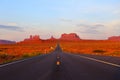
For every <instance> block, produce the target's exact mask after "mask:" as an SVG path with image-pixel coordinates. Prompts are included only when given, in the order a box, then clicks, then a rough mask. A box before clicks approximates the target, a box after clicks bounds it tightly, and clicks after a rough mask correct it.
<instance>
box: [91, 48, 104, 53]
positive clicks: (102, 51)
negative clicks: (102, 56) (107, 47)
mask: <svg viewBox="0 0 120 80" xmlns="http://www.w3.org/2000/svg"><path fill="white" fill-rule="evenodd" d="M93 52H94V53H105V52H106V51H104V50H99V49H98V50H93Z"/></svg>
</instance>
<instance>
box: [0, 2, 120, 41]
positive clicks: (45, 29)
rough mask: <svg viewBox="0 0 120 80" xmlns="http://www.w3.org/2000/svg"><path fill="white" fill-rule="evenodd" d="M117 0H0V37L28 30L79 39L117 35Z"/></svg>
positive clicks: (119, 23) (119, 27)
mask: <svg viewBox="0 0 120 80" xmlns="http://www.w3.org/2000/svg"><path fill="white" fill-rule="evenodd" d="M119 8H120V0H1V1H0V38H1V39H11V40H16V41H20V40H22V39H24V38H25V37H27V36H29V35H30V34H33V35H34V34H38V35H40V36H41V38H44V39H46V38H49V37H50V36H51V35H53V36H55V37H56V38H59V37H60V34H62V33H71V32H74V33H77V34H78V35H79V36H80V37H81V38H83V39H106V38H107V37H109V36H113V35H120V33H119V31H120V9H119Z"/></svg>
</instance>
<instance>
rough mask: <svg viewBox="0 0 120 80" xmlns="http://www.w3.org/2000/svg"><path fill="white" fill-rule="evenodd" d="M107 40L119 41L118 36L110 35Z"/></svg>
mask: <svg viewBox="0 0 120 80" xmlns="http://www.w3.org/2000/svg"><path fill="white" fill-rule="evenodd" d="M108 40H112V41H120V36H112V37H109V38H108Z"/></svg>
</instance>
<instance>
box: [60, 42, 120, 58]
mask: <svg viewBox="0 0 120 80" xmlns="http://www.w3.org/2000/svg"><path fill="white" fill-rule="evenodd" d="M61 47H62V49H63V50H64V51H66V52H71V53H84V54H93V55H107V56H120V42H119V41H107V40H104V41H102V40H99V41H97V40H96V41H95V40H81V41H69V42H65V41H61Z"/></svg>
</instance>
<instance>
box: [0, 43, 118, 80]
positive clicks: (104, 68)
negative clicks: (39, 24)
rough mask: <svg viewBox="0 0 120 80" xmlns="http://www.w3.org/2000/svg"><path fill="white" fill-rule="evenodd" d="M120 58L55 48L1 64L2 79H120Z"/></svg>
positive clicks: (0, 76)
mask: <svg viewBox="0 0 120 80" xmlns="http://www.w3.org/2000/svg"><path fill="white" fill-rule="evenodd" d="M119 63H120V58H117V57H107V56H94V55H83V54H79V55H76V54H70V53H64V52H62V50H61V48H60V47H59V45H58V46H57V47H56V49H55V51H54V52H52V53H50V54H46V55H40V56H37V57H33V58H29V59H25V60H20V61H15V62H12V63H8V64H4V65H0V80H120V65H119Z"/></svg>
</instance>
